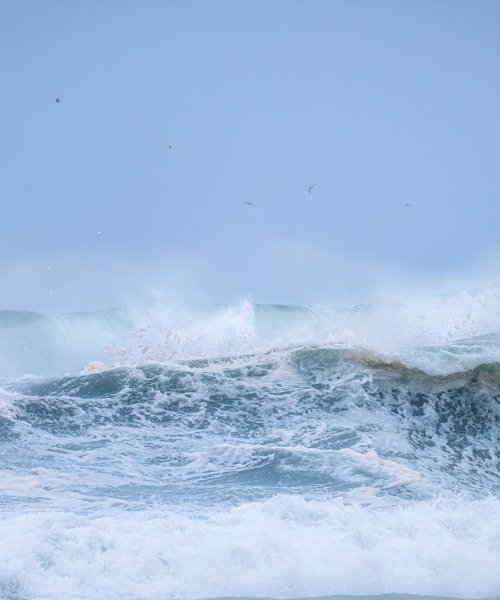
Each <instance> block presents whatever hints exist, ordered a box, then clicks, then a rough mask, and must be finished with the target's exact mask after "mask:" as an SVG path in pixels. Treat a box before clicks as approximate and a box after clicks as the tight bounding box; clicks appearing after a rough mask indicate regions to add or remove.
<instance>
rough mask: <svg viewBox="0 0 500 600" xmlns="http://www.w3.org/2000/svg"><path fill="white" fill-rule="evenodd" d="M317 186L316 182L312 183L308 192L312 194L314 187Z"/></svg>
mask: <svg viewBox="0 0 500 600" xmlns="http://www.w3.org/2000/svg"><path fill="white" fill-rule="evenodd" d="M315 187H316V184H315V183H313V184H312V185H310V186H309V189H308V191H307V193H308V194H310V193H311V192H312V191H313V189H314V188H315Z"/></svg>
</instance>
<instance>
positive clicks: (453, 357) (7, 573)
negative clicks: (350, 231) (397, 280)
mask: <svg viewBox="0 0 500 600" xmlns="http://www.w3.org/2000/svg"><path fill="white" fill-rule="evenodd" d="M499 433H500V289H499V288H497V287H489V288H484V289H478V290H473V291H462V292H457V293H454V294H449V295H445V296H443V295H441V296H432V295H429V296H419V297H408V298H406V299H404V298H398V299H393V300H390V301H389V300H385V301H380V302H372V303H369V304H358V303H354V304H353V305H346V304H342V303H340V304H339V305H337V306H335V307H300V306H286V305H259V304H253V303H252V302H250V301H249V300H243V301H242V302H240V303H237V304H233V305H188V306H154V307H151V308H147V309H134V310H131V309H128V310H126V309H109V310H103V311H98V312H80V313H70V314H55V313H53V314H46V313H43V314H42V313H36V312H21V311H6V310H4V311H0V434H1V435H0V478H1V479H0V481H1V484H0V503H1V504H0V506H1V510H0V598H2V599H8V600H14V599H15V600H48V599H51V600H52V599H65V600H71V599H75V600H76V599H82V600H83V599H85V600H87V599H88V600H94V599H106V600H114V599H127V600H153V599H154V600H166V599H186V600H195V599H202V598H221V597H239V598H287V599H288V598H316V597H324V596H328V597H339V596H347V597H349V598H351V599H352V598H359V597H365V596H370V595H383V598H405V597H406V596H405V595H407V594H411V595H419V596H424V597H459V598H485V597H498V596H500V499H499V494H500V470H499V466H500V445H499ZM388 595H390V596H388ZM394 595H395V596H394Z"/></svg>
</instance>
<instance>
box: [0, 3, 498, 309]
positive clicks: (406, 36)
mask: <svg viewBox="0 0 500 600" xmlns="http://www.w3.org/2000/svg"><path fill="white" fill-rule="evenodd" d="M0 15H1V16H0V82H1V83H0V139H1V144H0V209H1V215H2V218H1V220H0V281H1V282H2V283H1V285H0V308H3V309H33V310H63V311H66V310H84V309H98V308H105V307H108V306H116V305H123V304H130V303H132V304H135V305H137V304H147V303H148V302H152V301H157V300H158V299H164V300H165V301H170V300H175V301H189V302H212V301H213V302H232V301H236V300H238V299H241V298H242V297H250V298H252V299H253V300H254V301H255V302H277V303H282V302H283V303H315V302H316V303H317V302H319V303H328V302H329V301H332V300H333V299H334V298H336V297H340V296H342V297H346V296H348V295H356V294H363V293H365V292H366V291H367V290H368V289H371V288H377V287H379V288H380V287H383V286H384V285H386V284H388V283H387V282H389V281H393V282H394V281H398V280H401V281H403V280H405V281H407V280H413V281H422V282H423V281H438V280H446V279H449V278H456V277H462V276H464V277H465V276H473V275H474V274H477V273H479V271H481V269H482V265H485V264H488V265H489V270H488V273H489V275H488V276H489V277H490V278H492V280H493V279H495V277H496V268H495V265H497V264H500V261H498V260H497V257H498V256H499V255H500V236H499V235H498V224H499V222H500V221H499V217H500V169H499V166H500V110H499V107H500V75H499V74H500V3H498V2H496V1H489V0H482V1H481V2H477V1H472V0H471V1H463V0H450V1H447V0H433V1H428V0H418V1H417V0H413V1H408V0H394V1H391V0H364V1H363V0H347V1H341V0H325V1H321V0H307V1H306V0H303V1H294V0H289V1H284V0H282V1H277V0H262V1H261V0H252V1H250V0H240V1H238V0H231V1H221V0H211V1H206V0H200V1H190V0H182V1H181V0H179V1H168V0H158V1H154V0H141V1H139V0H134V1H132V0H119V1H118V0H116V1H114V0H105V1H102V0H85V2H82V1H81V0H45V1H44V2H39V1H38V0H0ZM56 98H59V99H60V102H56ZM313 184H315V185H314V187H313V188H312V190H311V191H310V192H309V188H310V186H312V185H313ZM247 203H252V204H247ZM407 205H411V206H407Z"/></svg>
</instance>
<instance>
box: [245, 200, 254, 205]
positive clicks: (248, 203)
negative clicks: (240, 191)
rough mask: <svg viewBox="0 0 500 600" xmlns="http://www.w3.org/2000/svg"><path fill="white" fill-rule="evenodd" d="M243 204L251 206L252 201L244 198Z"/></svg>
mask: <svg viewBox="0 0 500 600" xmlns="http://www.w3.org/2000/svg"><path fill="white" fill-rule="evenodd" d="M245 204H246V205H248V206H253V202H249V201H248V200H245Z"/></svg>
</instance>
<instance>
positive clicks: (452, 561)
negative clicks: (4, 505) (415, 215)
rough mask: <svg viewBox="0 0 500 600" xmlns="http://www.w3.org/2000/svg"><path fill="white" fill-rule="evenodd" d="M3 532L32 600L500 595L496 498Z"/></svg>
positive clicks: (255, 507) (88, 518) (113, 518)
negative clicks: (358, 595) (396, 594)
mask: <svg viewBox="0 0 500 600" xmlns="http://www.w3.org/2000/svg"><path fill="white" fill-rule="evenodd" d="M0 528H1V532H2V535H1V537H0V586H1V585H3V586H4V591H5V588H6V587H7V586H11V588H14V587H16V586H17V589H18V590H19V591H20V595H21V596H26V597H29V598H32V599H33V600H42V599H43V600H45V599H49V598H50V599H53V598H67V599H82V600H83V599H88V600H91V599H102V598H108V599H114V598H135V599H139V598H140V599H142V600H153V599H155V600H160V599H165V598H206V597H220V596H232V595H234V596H247V597H252V596H254V597H255V596H260V597H263V596H266V597H269V596H271V597H276V598H293V597H307V596H321V595H332V594H377V593H387V592H399V593H414V594H429V595H448V596H458V597H484V596H490V597H491V596H496V595H498V594H499V593H500V570H499V569H498V564H499V561H500V541H499V540H500V502H499V501H498V500H493V499H487V500H482V501H477V502H463V501H459V500H456V501H455V502H450V501H447V502H445V501H443V500H435V501H432V502H425V503H414V504H408V505H401V506H399V507H394V506H385V507H383V506H376V505H375V506H374V505H372V504H368V505H367V504H365V503H363V502H361V503H347V502H346V501H345V500H341V499H339V500H338V501H335V502H321V501H306V500H304V499H303V498H301V497H290V496H278V497H275V498H273V499H271V500H269V501H266V502H256V503H249V504H243V505H241V506H238V507H236V508H232V509H219V510H213V511H212V512H209V511H208V510H207V511H205V512H204V513H201V514H200V513H199V511H198V512H197V513H191V512H190V511H189V509H188V508H185V509H184V511H183V512H180V509H179V508H176V509H173V508H172V507H163V508H162V507H157V508H152V509H151V510H149V511H144V512H134V511H130V512H127V511H121V512H119V511H117V510H116V509H115V510H114V513H110V514H106V513H105V512H101V514H77V513H72V512H69V511H45V512H43V513H40V512H24V513H17V514H10V513H9V512H6V511H4V512H3V514H2V516H1V517H0ZM1 589H2V588H1V587H0V590H1Z"/></svg>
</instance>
